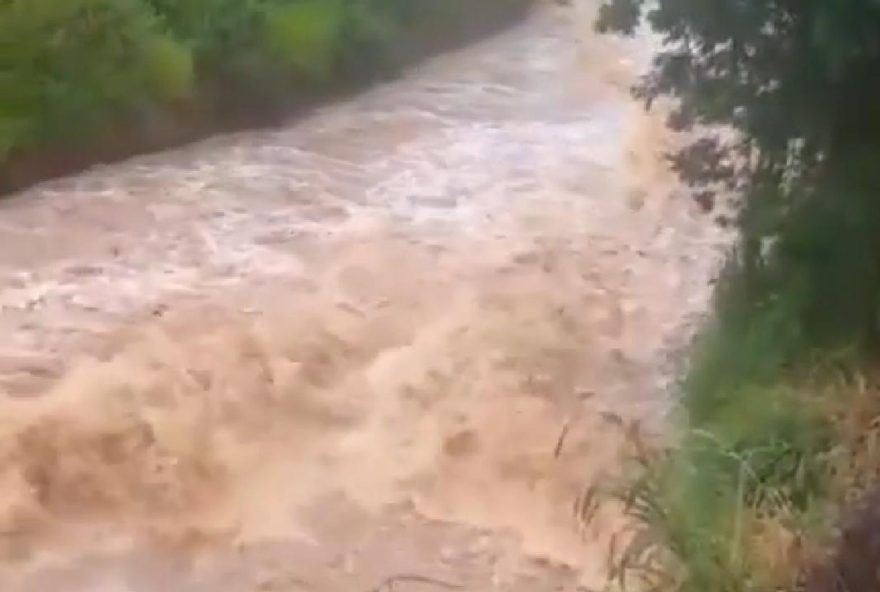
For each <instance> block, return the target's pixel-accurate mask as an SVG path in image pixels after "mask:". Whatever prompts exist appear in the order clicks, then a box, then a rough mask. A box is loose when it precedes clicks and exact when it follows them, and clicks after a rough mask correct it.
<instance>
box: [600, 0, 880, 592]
mask: <svg viewBox="0 0 880 592" xmlns="http://www.w3.org/2000/svg"><path fill="white" fill-rule="evenodd" d="M643 23H647V24H648V25H649V27H650V28H651V29H652V30H653V31H654V32H655V33H656V34H657V35H658V36H659V38H660V41H661V43H662V47H661V49H660V51H659V53H658V54H657V56H656V58H655V61H654V64H653V68H652V69H651V70H650V72H649V73H648V74H647V75H646V76H645V78H644V79H643V80H642V81H641V83H640V84H639V85H638V87H637V88H636V89H635V92H636V94H637V96H639V97H641V98H643V99H644V100H645V101H647V102H648V104H650V103H651V101H653V100H655V99H657V98H659V97H667V98H672V99H674V100H673V103H674V104H675V105H676V106H677V107H676V108H675V109H674V111H673V113H672V116H671V118H670V124H671V125H672V126H673V127H674V128H676V129H680V130H685V131H687V132H688V133H689V134H690V135H691V137H692V138H693V141H692V143H691V144H690V145H689V146H687V147H686V148H685V149H684V150H682V151H681V152H680V153H679V154H676V155H672V156H671V159H672V162H673V164H674V166H675V167H677V170H678V172H679V173H680V174H681V176H682V178H683V179H684V180H685V181H686V182H687V183H689V184H690V185H692V186H693V187H694V189H695V193H696V195H697V197H698V199H699V201H700V203H701V204H703V205H704V206H705V207H706V208H707V209H709V210H711V209H712V208H713V207H717V205H718V201H719V200H718V198H719V197H724V198H725V199H728V198H730V197H733V198H734V199H735V200H736V201H737V202H738V203H737V206H738V207H737V208H736V209H735V212H736V222H737V224H738V228H739V230H740V240H739V242H738V244H737V247H736V249H735V251H734V252H733V253H732V254H731V258H730V260H729V262H728V265H727V269H726V270H725V273H724V274H723V277H722V278H721V281H720V283H719V286H718V290H717V294H716V310H715V317H714V319H713V320H712V321H711V322H710V323H709V325H708V326H707V327H706V329H705V331H704V332H703V334H702V335H701V336H700V339H698V341H697V343H696V344H695V348H694V352H693V358H692V360H691V367H690V369H689V372H688V375H687V376H686V377H685V380H684V381H683V384H682V391H683V392H682V395H683V396H682V406H681V407H682V411H683V413H682V422H681V428H682V434H681V437H680V439H679V440H678V441H677V442H676V443H675V444H674V445H673V446H671V447H670V448H668V449H666V450H663V451H660V452H645V448H640V449H639V452H638V453H637V454H636V455H635V458H636V460H637V461H638V470H637V471H636V472H635V473H634V474H633V475H631V479H630V480H629V481H627V482H625V483H624V486H623V489H622V490H621V491H619V492H618V493H620V495H621V497H620V499H621V500H623V501H624V502H625V503H626V507H627V508H628V511H629V513H630V515H631V516H632V517H633V518H635V520H636V523H637V533H638V534H637V536H636V537H635V539H634V541H633V543H632V545H630V547H629V548H628V549H627V550H626V551H625V552H624V553H623V554H622V556H621V558H620V562H619V568H620V569H619V571H618V574H619V575H621V576H622V577H623V576H624V575H627V574H628V575H630V576H638V577H640V578H641V579H643V580H647V583H648V584H649V587H650V588H652V589H663V590H677V591H693V592H697V591H700V592H702V591H704V590H728V591H731V592H740V591H751V590H755V591H763V590H773V589H777V590H778V589H792V588H793V587H794V586H795V585H796V583H797V580H798V579H799V577H800V578H807V579H809V578H810V573H811V569H812V568H811V566H816V565H821V564H823V562H824V561H825V559H824V558H823V552H822V543H825V542H827V541H828V539H829V538H830V539H833V533H834V532H835V523H836V522H837V520H838V518H836V516H837V512H838V511H839V510H840V509H841V508H842V507H844V506H846V505H847V504H848V503H849V502H851V501H852V499H853V498H856V497H858V496H859V495H860V494H861V493H862V492H864V491H865V490H866V489H870V488H872V487H874V486H875V485H876V479H877V476H878V474H880V472H878V471H880V458H878V455H877V453H876V451H877V450H878V448H877V446H876V443H877V442H878V441H880V440H878V437H880V436H878V426H880V397H878V394H877V393H878V392H880V391H878V389H877V387H876V380H875V379H872V377H876V372H874V370H873V366H874V362H873V360H874V359H875V357H876V353H877V349H878V345H880V341H878V333H880V331H878V328H880V327H878V311H880V232H878V231H877V229H878V228H880V170H878V167H877V165H876V163H877V162H878V158H880V2H877V1H876V0H833V1H831V0H653V1H650V2H649V1H647V0H610V2H609V3H608V4H606V5H605V6H604V7H603V9H602V12H601V15H600V19H599V23H598V26H599V28H600V29H601V30H606V31H607V30H614V31H617V32H622V33H626V34H631V33H634V32H635V31H636V30H638V29H639V27H640V26H641V25H642V24H643ZM874 511H876V508H875V509H874ZM862 551H863V557H861V558H857V559H853V558H852V557H847V558H845V560H844V561H842V562H840V561H838V563H837V565H838V566H840V565H845V564H846V565H850V566H852V565H856V566H857V569H862V568H863V567H864V568H869V571H871V570H875V569H876V565H877V564H878V563H880V555H878V554H877V553H876V549H873V548H870V549H867V548H866V549H863V550H862ZM835 569H837V568H835ZM844 571H845V570H843V571H839V572H838V573H832V574H831V575H832V576H833V577H831V581H836V582H837V584H836V585H842V588H838V589H844V588H846V589H851V590H860V589H863V588H861V587H850V583H851V582H850V581H849V576H847V574H846V573H844ZM871 573H875V572H874V571H871ZM872 581H873V580H872ZM874 584H876V581H874ZM826 588H827V589H829V590H830V589H834V587H821V586H820V587H818V588H815V589H816V590H825V589H826ZM864 589H867V588H864ZM871 589H875V588H871Z"/></svg>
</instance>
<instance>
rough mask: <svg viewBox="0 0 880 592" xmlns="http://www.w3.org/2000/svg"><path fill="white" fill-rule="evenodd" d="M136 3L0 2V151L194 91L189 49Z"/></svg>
mask: <svg viewBox="0 0 880 592" xmlns="http://www.w3.org/2000/svg"><path fill="white" fill-rule="evenodd" d="M155 25H156V23H155V19H154V15H153V14H152V12H151V11H150V10H149V9H148V8H147V7H146V6H145V5H144V4H142V3H141V2H139V1H138V0H10V1H8V2H5V3H3V4H2V5H0V40H2V41H0V97H2V100H0V121H2V124H0V134H3V137H2V140H0V150H4V151H7V152H8V151H9V150H11V149H13V148H21V147H28V146H32V145H35V144H38V143H43V142H46V141H49V140H53V139H65V138H66V139H69V138H72V137H76V136H78V135H81V134H86V133H94V132H95V131H96V130H100V129H101V127H102V125H103V124H105V123H107V122H108V121H110V120H111V119H112V118H114V117H115V116H117V115H119V114H120V113H122V112H123V111H125V110H126V109H131V108H135V107H137V106H138V105H139V104H141V103H143V102H147V101H150V100H151V99H154V98H160V97H166V96H182V95H185V94H186V92H187V91H188V88H187V87H188V86H189V84H190V82H191V74H190V73H189V68H188V65H187V63H188V57H187V55H186V51H185V50H184V49H183V48H182V47H180V46H179V45H177V44H176V43H175V42H174V41H173V40H172V39H171V38H169V37H166V36H163V35H162V34H161V33H160V31H159V30H158V29H157V27H156V26H155Z"/></svg>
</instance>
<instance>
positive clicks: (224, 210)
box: [0, 6, 724, 592]
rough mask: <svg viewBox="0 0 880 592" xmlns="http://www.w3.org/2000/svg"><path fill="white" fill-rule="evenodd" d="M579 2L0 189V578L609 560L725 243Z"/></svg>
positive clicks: (475, 585) (331, 571)
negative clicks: (641, 437) (607, 501)
mask: <svg viewBox="0 0 880 592" xmlns="http://www.w3.org/2000/svg"><path fill="white" fill-rule="evenodd" d="M589 12H590V7H589V6H575V7H554V8H542V9H540V10H538V11H537V12H536V14H535V15H534V16H533V17H531V18H529V19H528V20H527V21H526V22H524V23H522V24H521V25H519V26H517V27H516V28H514V29H511V30H509V31H507V32H505V33H503V34H501V35H499V36H497V37H495V38H492V39H489V40H486V41H485V42H483V43H481V44H478V45H476V46H472V47H470V48H467V49H465V50H463V51H459V52H456V53H453V54H449V55H445V56H441V57H439V58H436V59H434V60H432V61H430V62H428V63H425V64H423V65H422V66H420V67H419V68H417V69H414V70H413V71H411V72H409V73H408V74H407V75H406V76H404V77H403V78H401V79H400V80H397V81H394V82H391V83H389V84H386V85H384V86H381V87H378V88H376V89H374V90H372V91H370V92H368V93H366V94H363V95H361V96H359V97H356V98H354V99H352V100H349V101H346V102H343V103H340V104H336V105H331V106H327V107H325V108H323V109H321V110H319V111H316V112H315V113H313V114H311V115H310V116H308V117H306V118H304V119H300V120H297V121H293V122H291V123H290V124H289V125H287V126H284V127H281V128H279V129H275V130H270V131H258V132H249V133H242V134H237V135H232V136H225V137H218V138H215V139H211V140H208V141H205V142H202V143H199V144H196V145H193V146H190V147H187V148H183V149H180V150H175V151H169V152H165V153H161V154H155V155H149V156H144V157H141V158H137V159H134V160H132V161H130V162H127V163H122V164H119V165H113V166H107V167H102V168H98V169H95V170H92V171H89V172H86V173H83V174H81V175H78V176H75V177H71V178H67V179H62V180H58V181H53V182H50V183H46V184H43V185H41V186H38V187H36V188H34V189H32V190H30V191H28V192H26V193H22V194H20V195H17V196H14V197H12V198H10V199H7V200H5V201H4V202H2V203H0V243H2V245H3V247H2V249H0V391H2V392H3V393H4V395H5V396H4V398H3V400H2V402H0V404H2V406H3V408H2V410H0V457H2V461H3V462H2V463H0V588H2V589H3V590H4V591H5V590H26V591H33V592H37V591H39V592H54V591H59V592H67V591H71V592H86V591H89V592H111V591H112V592H159V591H161V592H178V591H179V592H202V591H203V592H242V591H244V592H250V591H279V592H285V591H295V590H306V591H316V592H324V591H327V592H330V591H349V590H351V591H363V592H371V591H373V590H375V591H379V590H382V591H384V590H398V591H407V590H413V591H419V590H437V589H462V590H474V591H483V590H487V591H488V590H504V591H511V592H519V591H523V592H525V591H529V592H535V591H542V590H547V591H551V590H552V591H557V590H572V591H573V590H576V589H578V586H581V585H593V584H595V583H596V582H597V581H599V580H600V579H601V577H602V576H603V570H604V565H605V551H606V549H607V547H608V544H609V537H610V533H611V532H613V531H614V528H615V524H616V518H615V517H614V515H613V513H610V512H609V513H606V514H603V515H600V516H599V517H598V518H597V520H596V521H595V523H594V524H593V525H591V526H590V527H589V528H585V527H584V526H583V525H580V524H578V521H576V520H575V519H574V511H573V508H574V505H575V501H576V500H577V498H578V496H579V495H581V493H582V492H583V491H584V488H585V487H586V486H587V484H589V483H590V481H591V479H593V478H595V477H596V476H597V475H600V474H601V473H603V472H604V471H606V470H609V469H611V470H613V468H614V466H615V464H616V463H617V462H618V448H619V446H618V431H619V430H618V428H617V427H616V425H615V424H617V423H620V422H628V421H633V420H638V421H642V422H644V423H645V424H646V425H660V424H662V415H663V413H664V412H665V411H666V410H668V409H669V407H670V402H671V401H670V396H671V395H670V388H669V387H670V383H671V381H672V379H673V378H674V372H675V367H676V362H675V359H676V354H677V352H679V351H680V350H681V348H682V347H683V346H684V345H685V344H686V343H687V340H688V339H689V336H690V335H691V334H692V333H693V331H694V327H695V326H696V324H697V323H698V322H699V320H700V318H701V316H702V315H703V314H704V311H705V309H706V306H707V302H708V297H709V293H710V285H709V280H710V279H711V277H712V275H713V274H714V273H715V269H716V267H717V263H718V258H719V254H720V252H721V246H722V244H723V242H724V241H723V237H722V236H721V234H720V231H719V230H718V229H716V228H715V227H714V226H713V225H712V224H711V223H710V221H709V220H708V219H707V218H706V217H705V216H704V215H702V214H701V213H700V212H699V211H698V210H697V208H696V207H695V206H694V204H693V203H692V202H691V200H690V199H689V198H688V196H687V194H686V192H684V191H683V190H682V189H681V188H680V187H679V186H678V185H677V184H676V182H675V179H674V178H673V176H672V175H671V174H670V173H669V172H668V171H667V170H666V168H665V166H664V161H663V158H662V154H663V152H664V151H665V150H667V149H669V148H671V147H672V146H673V144H674V142H675V139H674V138H672V137H670V136H669V135H668V134H667V133H666V132H665V131H664V129H663V125H662V117H661V116H659V115H658V114H653V113H645V111H644V110H643V109H642V107H641V106H640V105H637V104H635V103H634V102H633V101H632V100H631V99H630V97H629V94H628V87H629V85H630V84H631V83H632V82H633V80H634V77H635V76H636V75H637V73H638V72H639V71H640V70H641V68H642V67H643V65H644V64H645V63H646V59H647V58H648V57H649V55H648V54H649V50H648V49H647V46H648V45H649V44H648V43H647V42H646V41H645V40H643V39H642V40H637V41H632V42H624V41H621V40H614V39H599V38H596V37H595V36H594V35H593V34H592V33H591V31H590V26H589ZM563 431H565V432H566V437H565V438H563V439H560V435H561V434H562V432H563Z"/></svg>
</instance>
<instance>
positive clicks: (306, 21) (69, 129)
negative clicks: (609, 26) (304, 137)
mask: <svg viewBox="0 0 880 592" xmlns="http://www.w3.org/2000/svg"><path fill="white" fill-rule="evenodd" d="M527 3H528V2H527V0H486V1H485V2H483V4H486V5H492V6H496V7H500V9H501V10H507V11H508V12H514V11H515V10H516V9H518V8H520V7H522V6H524V5H526V4H527ZM465 4H466V3H463V2H461V1H460V0H455V1H452V2H443V3H439V2H435V1H432V0H0V164H2V162H3V160H4V159H6V158H8V157H10V156H12V155H15V154H17V153H21V152H23V151H28V150H32V149H34V148H39V147H43V146H51V147H54V148H59V147H64V146H78V145H82V144H83V143H85V142H87V141H88V142H92V143H95V142H97V143H100V141H101V138H102V136H103V135H105V134H106V133H111V132H113V131H114V130H116V131H118V130H120V129H125V130H130V129H131V128H136V127H137V126H139V125H144V122H150V121H153V120H155V119H156V116H157V114H158V115H159V117H163V116H167V115H168V114H169V113H170V114H175V115H179V114H180V113H190V114H192V113H198V114H199V116H200V117H203V118H208V119H210V118H211V117H215V118H222V117H223V115H224V114H225V113H228V112H229V111H230V109H232V108H237V109H239V110H250V111H252V112H263V111H266V110H267V109H268V110H270V111H273V112H282V111H284V109H285V106H286V105H288V104H290V103H291V102H292V101H291V98H292V97H293V99H294V100H293V102H295V99H296V98H297V97H299V98H302V97H303V95H306V96H312V95H315V94H321V93H322V92H325V91H326V90H327V89H328V88H329V87H332V86H334V85H337V86H338V85H352V84H356V83H358V82H363V81H369V80H370V79H371V78H373V77H375V76H377V75H385V74H387V73H389V72H393V70H394V69H395V67H397V66H398V65H399V63H401V62H406V61H407V60H408V58H409V57H410V55H409V54H410V53H413V48H411V47H403V43H404V39H407V38H408V39H416V40H417V41H418V40H419V39H418V35H419V34H420V32H421V31H422V30H424V27H426V26H428V27H429V26H432V23H436V22H438V18H442V17H443V16H444V15H445V14H446V12H447V11H446V8H445V6H446V5H451V6H455V7H456V9H457V10H458V12H459V13H460V14H461V18H460V19H459V20H458V21H456V22H450V23H447V24H449V25H450V28H449V29H447V30H445V31H438V34H440V35H446V36H451V37H455V35H456V30H455V29H456V27H457V28H462V27H463V26H465V25H468V21H467V18H466V14H467V11H466V10H463V9H465V8H467V7H466V6H465ZM419 27H422V29H419ZM174 123H175V124H177V123H180V122H179V121H175V122H174ZM131 135H133V136H135V137H136V136H137V134H131ZM0 182H2V179H0ZM0 184H2V183H0Z"/></svg>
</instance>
